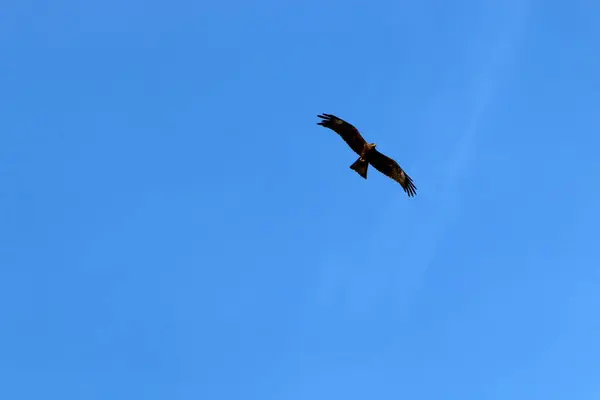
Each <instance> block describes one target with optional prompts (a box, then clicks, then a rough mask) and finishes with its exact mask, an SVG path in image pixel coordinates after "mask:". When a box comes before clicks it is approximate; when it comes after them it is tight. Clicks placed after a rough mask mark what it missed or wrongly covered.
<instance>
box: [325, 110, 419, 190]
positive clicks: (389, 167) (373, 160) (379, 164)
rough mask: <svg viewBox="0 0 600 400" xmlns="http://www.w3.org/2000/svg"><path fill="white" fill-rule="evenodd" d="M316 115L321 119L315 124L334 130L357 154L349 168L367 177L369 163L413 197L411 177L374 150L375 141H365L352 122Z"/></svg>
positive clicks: (413, 187)
mask: <svg viewBox="0 0 600 400" xmlns="http://www.w3.org/2000/svg"><path fill="white" fill-rule="evenodd" d="M318 117H319V118H321V119H322V121H320V122H317V125H321V126H324V127H325V128H329V129H331V130H333V131H335V132H336V133H337V134H338V135H340V136H341V137H342V139H344V141H345V142H346V143H347V144H348V146H350V148H351V149H352V150H354V152H355V153H356V154H358V155H359V157H358V159H357V160H356V161H355V162H354V164H352V165H351V166H350V168H352V169H353V170H354V171H356V172H357V173H358V174H359V175H360V176H362V177H363V178H364V179H367V170H368V168H369V164H371V165H372V166H373V167H374V168H375V169H376V170H378V171H379V172H381V173H382V174H384V175H386V176H388V177H390V178H392V179H393V180H395V181H396V182H398V183H399V184H400V185H401V186H402V188H403V189H404V191H405V192H406V193H407V194H408V197H413V196H414V195H415V194H416V193H417V188H416V187H415V185H414V183H413V181H412V179H411V178H410V177H409V176H408V175H407V174H406V173H405V172H404V170H403V169H402V168H400V166H399V165H398V163H397V162H396V161H394V160H393V159H391V158H389V157H388V156H386V155H385V154H382V153H380V152H379V151H378V150H376V149H375V147H376V146H377V145H376V144H375V143H367V141H366V140H365V139H364V138H363V137H362V135H361V134H360V132H359V131H358V129H356V128H355V127H354V126H353V125H352V124H349V123H348V122H346V121H344V120H343V119H341V118H338V117H336V116H335V115H332V114H325V113H324V114H321V115H318Z"/></svg>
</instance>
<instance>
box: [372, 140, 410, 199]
mask: <svg viewBox="0 0 600 400" xmlns="http://www.w3.org/2000/svg"><path fill="white" fill-rule="evenodd" d="M369 163H370V164H371V165H372V166H373V167H374V168H375V169H376V170H378V171H379V172H381V173H382V174H384V175H387V176H389V177H390V178H392V179H393V180H395V181H396V182H398V183H399V184H400V185H402V188H403V189H404V191H405V192H406V193H407V194H408V197H413V196H414V195H415V194H416V193H417V188H416V187H415V184H414V183H413V181H412V179H411V178H410V176H408V175H407V174H406V172H404V170H403V169H402V168H400V166H399V165H398V163H397V162H396V161H395V160H393V159H391V158H389V157H388V156H386V155H385V154H382V153H380V152H379V151H377V150H376V149H373V150H371V153H369Z"/></svg>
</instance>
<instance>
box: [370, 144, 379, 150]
mask: <svg viewBox="0 0 600 400" xmlns="http://www.w3.org/2000/svg"><path fill="white" fill-rule="evenodd" d="M369 147H370V148H372V149H374V148H375V147H377V143H371V144H369Z"/></svg>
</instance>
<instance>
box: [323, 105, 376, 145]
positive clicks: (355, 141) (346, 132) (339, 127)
mask: <svg viewBox="0 0 600 400" xmlns="http://www.w3.org/2000/svg"><path fill="white" fill-rule="evenodd" d="M318 117H319V118H322V119H323V120H322V121H321V122H317V125H321V126H324V127H325V128H329V129H331V130H333V131H335V132H336V133H337V134H338V135H340V136H341V137H342V139H344V141H345V142H346V143H348V146H350V148H351V149H352V150H354V152H355V153H356V154H358V155H360V153H361V152H362V150H363V148H364V147H365V145H366V144H367V141H366V140H365V139H364V138H363V137H362V135H361V134H360V132H359V131H358V129H356V128H355V127H354V125H352V124H350V123H348V122H346V121H344V120H343V119H341V118H338V117H336V116H335V115H332V114H325V113H323V114H321V115H319V116H318Z"/></svg>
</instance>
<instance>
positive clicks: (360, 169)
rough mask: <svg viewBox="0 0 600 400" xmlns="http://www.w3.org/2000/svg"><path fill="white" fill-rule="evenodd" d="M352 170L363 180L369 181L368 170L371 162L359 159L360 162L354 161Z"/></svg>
mask: <svg viewBox="0 0 600 400" xmlns="http://www.w3.org/2000/svg"><path fill="white" fill-rule="evenodd" d="M350 168H352V169H353V170H355V171H356V172H357V173H358V174H359V175H360V176H362V177H363V178H365V179H367V170H368V169H369V162H368V161H367V160H361V159H360V157H359V158H358V160H356V161H354V164H352V165H351V166H350Z"/></svg>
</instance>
